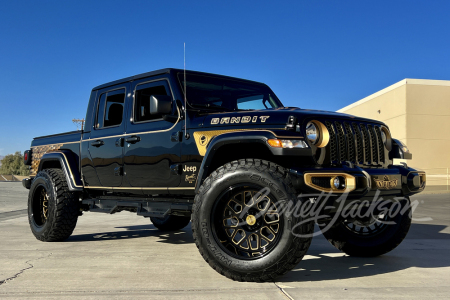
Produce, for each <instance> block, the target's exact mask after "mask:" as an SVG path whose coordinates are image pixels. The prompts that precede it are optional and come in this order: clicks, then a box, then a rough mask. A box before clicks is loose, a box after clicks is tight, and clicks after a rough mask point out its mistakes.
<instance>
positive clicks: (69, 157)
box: [38, 150, 83, 192]
mask: <svg viewBox="0 0 450 300" xmlns="http://www.w3.org/2000/svg"><path fill="white" fill-rule="evenodd" d="M52 161H58V162H59V164H60V165H61V169H62V170H63V171H64V175H65V177H66V182H67V186H68V187H69V190H70V191H73V192H74V191H82V190H83V183H82V182H81V175H80V172H79V171H78V162H77V160H76V159H75V158H74V155H73V154H72V153H71V152H70V151H64V150H62V151H55V152H48V153H45V154H44V155H43V156H42V158H41V161H40V163H39V167H38V172H39V171H41V170H43V169H46V167H45V165H46V163H49V162H52Z"/></svg>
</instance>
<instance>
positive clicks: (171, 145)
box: [124, 78, 181, 193]
mask: <svg viewBox="0 0 450 300" xmlns="http://www.w3.org/2000/svg"><path fill="white" fill-rule="evenodd" d="M133 90H134V100H133V104H132V105H130V108H131V109H130V112H131V115H130V121H129V122H128V124H127V129H126V136H125V147H124V151H125V155H124V171H125V178H126V181H127V184H129V185H130V186H132V187H142V188H143V190H144V191H145V190H146V188H147V190H152V191H153V192H154V193H164V192H167V188H168V187H176V186H178V185H179V183H180V175H179V173H178V167H179V165H178V164H179V162H180V151H181V143H180V141H179V140H178V138H177V137H178V132H180V131H181V123H180V122H179V119H178V121H176V122H169V121H165V120H163V119H162V116H154V115H150V102H149V99H150V96H152V95H168V96H171V97H172V100H173V99H174V97H173V93H172V89H171V86H170V83H169V81H168V80H167V79H166V78H160V79H148V78H147V79H143V80H139V81H136V82H133ZM172 114H173V115H175V116H179V114H180V112H179V111H178V109H177V107H176V104H175V101H174V102H173V104H172Z"/></svg>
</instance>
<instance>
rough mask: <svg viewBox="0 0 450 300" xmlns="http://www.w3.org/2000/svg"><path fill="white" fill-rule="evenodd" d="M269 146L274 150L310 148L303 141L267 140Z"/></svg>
mask: <svg viewBox="0 0 450 300" xmlns="http://www.w3.org/2000/svg"><path fill="white" fill-rule="evenodd" d="M267 142H268V143H269V145H270V146H271V147H274V148H297V149H298V148H308V145H307V144H306V143H305V141H303V140H279V139H269V140H267Z"/></svg>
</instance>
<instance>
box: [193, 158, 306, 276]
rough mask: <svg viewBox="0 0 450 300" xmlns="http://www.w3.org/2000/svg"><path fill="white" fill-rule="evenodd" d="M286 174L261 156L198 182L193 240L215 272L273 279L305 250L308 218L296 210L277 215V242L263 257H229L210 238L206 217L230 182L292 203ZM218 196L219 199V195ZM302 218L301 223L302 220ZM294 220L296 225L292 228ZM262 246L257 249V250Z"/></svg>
mask: <svg viewBox="0 0 450 300" xmlns="http://www.w3.org/2000/svg"><path fill="white" fill-rule="evenodd" d="M290 176H291V175H290V174H289V172H288V171H287V170H286V169H284V168H283V167H281V166H279V165H277V164H275V163H272V162H268V161H264V160H260V159H241V160H239V161H233V162H230V163H227V164H225V165H224V166H222V167H219V168H218V169H217V170H216V171H214V172H213V173H211V174H210V175H209V176H208V178H207V179H205V181H204V182H203V184H202V185H201V187H200V189H199V192H198V194H197V195H196V196H195V201H194V205H193V212H192V231H193V236H194V240H195V244H196V246H197V248H198V249H199V251H200V254H201V255H202V256H203V258H204V259H205V261H206V262H207V263H208V264H209V265H210V266H211V267H212V268H213V269H214V270H216V271H217V272H218V273H220V274H222V275H224V276H226V277H228V278H230V279H233V280H237V281H253V282H262V281H273V280H274V279H275V278H276V277H278V276H280V275H283V274H285V273H286V272H288V271H290V270H292V269H293V268H294V267H295V266H296V265H297V264H298V263H299V262H300V261H301V260H302V258H303V256H304V255H305V254H306V252H307V250H308V248H309V246H310V244H311V240H312V232H313V229H314V227H313V226H314V224H313V221H306V220H304V219H302V218H301V217H297V216H295V214H286V213H284V214H281V217H280V220H283V223H280V224H282V225H280V228H282V229H283V230H282V231H280V236H279V238H278V242H277V243H276V244H275V246H273V247H272V248H271V250H270V251H269V252H268V253H267V254H265V255H264V256H262V257H257V258H252V259H244V258H240V257H238V256H234V255H231V254H230V252H227V251H226V249H224V247H223V245H222V244H220V243H221V242H220V241H218V239H217V238H215V236H216V235H215V233H214V232H213V231H214V228H216V227H214V226H215V225H213V224H217V223H213V221H212V219H213V218H212V217H211V215H212V214H213V212H212V210H214V207H217V202H219V199H223V197H222V196H220V195H223V194H224V193H228V191H229V190H231V189H233V187H235V186H243V185H244V188H246V187H245V185H249V186H257V187H259V188H268V189H269V190H270V193H271V194H270V195H271V197H272V196H273V197H274V198H276V199H275V200H277V201H278V203H282V205H286V204H288V202H289V201H293V202H292V203H293V204H296V203H297V201H300V200H298V199H297V195H296V193H295V190H294V189H293V186H292V183H291V177H290ZM220 197H222V198H220ZM301 222H302V223H301ZM296 224H297V226H295V225H296ZM261 249H262V248H261Z"/></svg>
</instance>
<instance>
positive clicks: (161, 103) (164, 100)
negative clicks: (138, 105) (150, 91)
mask: <svg viewBox="0 0 450 300" xmlns="http://www.w3.org/2000/svg"><path fill="white" fill-rule="evenodd" d="M171 112H172V97H170V96H165V95H152V96H150V114H151V115H153V116H154V115H159V116H162V115H168V114H170V113H171Z"/></svg>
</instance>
